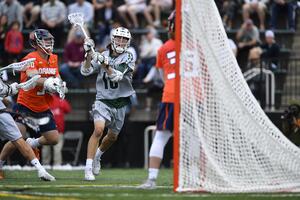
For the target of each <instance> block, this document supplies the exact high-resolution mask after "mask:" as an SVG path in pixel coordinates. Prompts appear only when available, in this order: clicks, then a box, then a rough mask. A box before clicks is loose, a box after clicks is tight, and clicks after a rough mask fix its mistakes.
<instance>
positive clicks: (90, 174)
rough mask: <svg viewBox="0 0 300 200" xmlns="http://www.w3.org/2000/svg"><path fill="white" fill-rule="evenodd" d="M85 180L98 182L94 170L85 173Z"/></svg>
mask: <svg viewBox="0 0 300 200" xmlns="http://www.w3.org/2000/svg"><path fill="white" fill-rule="evenodd" d="M84 180H85V181H94V180H96V179H95V176H94V174H93V172H92V170H88V171H85V173H84Z"/></svg>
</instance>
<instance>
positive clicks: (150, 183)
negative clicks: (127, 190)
mask: <svg viewBox="0 0 300 200" xmlns="http://www.w3.org/2000/svg"><path fill="white" fill-rule="evenodd" d="M137 188H138V189H143V190H153V189H155V188H156V182H155V180H154V179H148V180H146V181H145V182H144V183H143V184H142V185H139V186H138V187H137Z"/></svg>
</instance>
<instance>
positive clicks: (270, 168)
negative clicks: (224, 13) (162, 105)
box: [177, 0, 300, 192]
mask: <svg viewBox="0 0 300 200" xmlns="http://www.w3.org/2000/svg"><path fill="white" fill-rule="evenodd" d="M177 15H178V13H177ZM181 18H182V23H181V52H180V119H179V123H180V126H179V133H180V136H179V177H178V188H177V191H209V192H279V191H297V190H298V189H299V188H300V151H299V149H298V148H297V147H296V146H295V145H294V144H292V143H291V142H290V141H289V140H288V139H287V138H286V137H285V136H284V135H283V134H282V133H281V132H280V131H279V130H278V129H277V128H276V127H275V126H274V125H273V124H272V122H271V121H270V120H269V119H268V117H267V116H266V115H265V113H264V112H263V110H262V109H261V108H260V106H259V104H258V103H257V100H256V99H255V98H254V97H253V95H252V94H251V91H250V89H249V88H248V86H247V83H246V82H245V80H244V78H243V75H242V73H241V71H240V69H239V66H238V64H237V62H236V59H235V57H234V55H233V53H232V52H231V49H230V47H229V44H228V42H227V36H226V33H225V31H224V28H223V25H222V21H221V18H220V16H219V13H218V10H217V8H216V5H215V3H214V1H213V0H182V4H181ZM298 191H299V190H298Z"/></svg>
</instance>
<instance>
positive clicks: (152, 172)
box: [148, 168, 159, 180]
mask: <svg viewBox="0 0 300 200" xmlns="http://www.w3.org/2000/svg"><path fill="white" fill-rule="evenodd" d="M158 171H159V169H156V168H149V170H148V173H149V175H148V179H151V180H156V179H157V176H158Z"/></svg>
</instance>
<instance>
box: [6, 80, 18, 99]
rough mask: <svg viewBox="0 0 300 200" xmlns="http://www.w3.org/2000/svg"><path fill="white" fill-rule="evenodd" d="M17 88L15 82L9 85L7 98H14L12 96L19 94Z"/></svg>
mask: <svg viewBox="0 0 300 200" xmlns="http://www.w3.org/2000/svg"><path fill="white" fill-rule="evenodd" d="M18 86H19V84H18V83H16V82H15V83H12V84H10V85H9V87H10V90H9V93H8V96H14V95H16V94H17V93H18V92H19V89H18Z"/></svg>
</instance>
